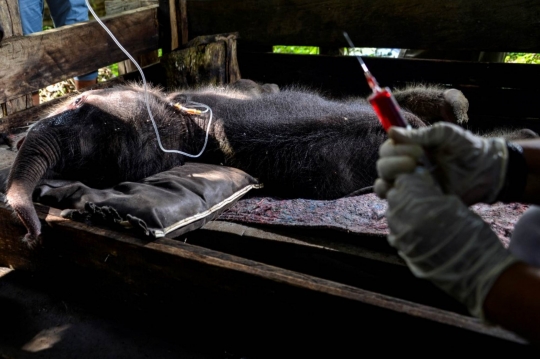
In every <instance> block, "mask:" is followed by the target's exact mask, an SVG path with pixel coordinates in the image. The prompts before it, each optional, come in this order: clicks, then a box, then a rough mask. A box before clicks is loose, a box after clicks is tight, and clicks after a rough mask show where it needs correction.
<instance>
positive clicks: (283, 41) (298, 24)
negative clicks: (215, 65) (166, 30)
mask: <svg viewBox="0 0 540 359" xmlns="http://www.w3.org/2000/svg"><path fill="white" fill-rule="evenodd" d="M187 6H188V17H189V31H190V37H195V36H200V35H206V34H216V33H221V32H235V31H238V32H239V33H240V36H241V39H242V43H244V42H245V43H247V44H254V45H311V46H327V47H335V46H341V47H345V46H347V45H346V42H345V39H344V38H343V35H342V32H343V31H344V30H346V31H347V32H348V33H349V35H350V36H351V38H352V40H353V42H354V43H355V45H356V46H359V47H390V48H412V49H432V50H433V49H440V50H451V49H453V50H483V51H521V52H540V42H538V41H537V39H538V38H540V26H539V24H538V13H540V3H539V2H538V1H534V0H453V1H450V2H449V1H443V2H441V1H427V0H410V1H401V0H378V1H373V0H322V1H311V0H188V1H187Z"/></svg>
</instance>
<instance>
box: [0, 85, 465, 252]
mask: <svg viewBox="0 0 540 359" xmlns="http://www.w3.org/2000/svg"><path fill="white" fill-rule="evenodd" d="M394 95H395V97H396V99H397V100H398V102H399V103H400V105H401V106H402V108H403V109H404V111H403V112H404V116H405V117H406V119H407V120H408V121H409V122H410V123H411V125H412V126H413V127H420V126H425V125H426V123H430V122H434V121H439V120H446V121H452V122H463V121H466V120H467V109H468V102H467V100H466V99H465V97H463V95H462V94H461V92H459V91H457V90H443V89H438V88H426V87H416V88H410V89H406V90H403V91H396V92H395V93H394ZM149 100H150V107H151V109H152V113H153V116H154V119H155V120H156V123H157V125H158V127H159V132H160V135H161V141H162V143H163V146H164V147H165V148H167V149H178V150H182V151H185V152H188V153H192V154H195V153H198V152H199V151H200V149H201V148H202V144H203V142H204V135H205V131H204V130H205V129H206V124H207V121H208V115H207V114H203V115H189V114H186V113H183V112H182V111H180V110H178V109H176V108H175V107H174V106H172V104H174V103H183V104H185V103H186V102H188V101H196V102H201V103H205V104H207V105H208V106H210V107H211V108H212V110H213V114H214V122H213V124H212V126H211V130H210V139H209V143H208V147H207V149H206V151H205V152H204V154H203V155H202V156H201V157H200V158H198V159H196V161H199V162H207V163H214V164H223V165H228V166H234V167H237V168H240V169H242V170H244V171H246V172H247V173H249V174H251V175H253V176H255V177H258V178H259V179H260V180H261V182H263V183H264V184H265V187H266V189H267V191H268V193H269V194H272V195H277V196H281V197H303V198H317V199H333V198H339V197H342V196H345V195H347V194H349V193H352V192H354V191H356V190H358V189H360V188H363V187H366V186H371V185H372V183H373V181H374V179H375V178H376V170H375V162H376V160H377V151H378V148H379V145H380V144H381V143H382V142H383V141H384V140H385V139H386V134H385V132H384V130H383V129H382V127H381V126H380V124H379V122H378V119H377V117H376V116H375V114H374V112H373V110H372V108H371V106H370V105H369V104H368V103H367V101H365V100H364V99H350V100H344V101H334V100H329V99H326V98H324V97H322V96H320V95H319V94H316V93H313V92H308V91H301V90H295V89H289V90H284V91H279V89H278V88H277V86H275V85H263V86H259V85H258V84H255V83H254V82H252V81H249V80H241V81H239V82H238V83H236V84H233V85H231V86H229V87H228V88H225V89H223V88H221V89H218V88H204V89H198V90H187V91H180V92H176V93H170V94H166V93H162V92H160V91H158V90H156V89H151V90H150V91H149ZM413 113H414V114H413ZM183 161H184V158H183V156H181V155H178V154H167V153H164V152H162V151H161V150H160V149H159V148H158V145H157V142H156V137H155V134H154V131H153V129H152V126H151V123H150V121H149V119H148V114H147V112H146V105H145V103H144V94H143V91H142V89H141V88H140V87H139V86H135V85H131V86H120V87H115V88H112V89H102V90H94V91H88V92H85V93H83V94H80V95H78V96H77V97H74V98H71V99H69V100H67V101H66V102H65V103H63V104H62V105H61V106H59V107H58V108H57V109H56V110H54V111H53V112H52V113H51V114H50V115H49V116H48V117H46V118H44V119H42V120H40V121H38V122H37V123H36V124H35V125H34V126H33V127H32V128H31V129H30V131H29V132H28V134H27V137H26V139H25V140H24V142H23V143H22V145H20V148H19V152H18V154H17V157H16V159H15V162H14V164H13V167H12V169H11V172H10V175H9V178H8V184H7V191H6V198H7V203H8V204H9V205H10V206H11V207H12V208H13V210H14V211H15V213H16V214H17V215H18V217H19V219H20V220H21V221H22V222H23V224H24V225H25V226H26V228H27V230H28V233H27V234H26V235H25V237H24V241H26V242H27V243H28V244H29V245H30V246H33V245H35V244H36V243H38V242H39V241H40V234H41V226H40V222H39V219H38V217H37V213H36V211H35V208H34V206H33V203H32V192H33V190H34V188H35V187H36V185H37V183H38V182H39V180H40V179H42V178H46V177H51V176H53V175H56V176H60V177H62V178H66V179H73V180H79V181H81V182H83V183H86V184H87V185H89V186H93V187H98V188H99V187H107V186H112V185H114V184H116V183H119V182H121V181H136V180H140V179H142V178H144V177H147V176H150V175H152V174H154V173H157V172H161V171H165V170H167V169H170V168H172V167H174V166H178V165H181V164H182V163H183Z"/></svg>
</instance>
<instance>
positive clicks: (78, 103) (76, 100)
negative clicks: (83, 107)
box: [73, 96, 82, 106]
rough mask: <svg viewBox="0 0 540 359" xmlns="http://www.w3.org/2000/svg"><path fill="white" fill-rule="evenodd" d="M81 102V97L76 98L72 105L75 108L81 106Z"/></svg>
mask: <svg viewBox="0 0 540 359" xmlns="http://www.w3.org/2000/svg"><path fill="white" fill-rule="evenodd" d="M81 102H82V96H81V97H77V98H76V99H75V101H73V104H74V105H75V106H78V105H80V104H81Z"/></svg>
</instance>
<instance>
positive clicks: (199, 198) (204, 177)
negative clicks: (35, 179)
mask: <svg viewBox="0 0 540 359" xmlns="http://www.w3.org/2000/svg"><path fill="white" fill-rule="evenodd" d="M260 187H262V185H260V184H259V183H258V181H257V180H256V179H255V178H253V177H252V176H250V175H249V174H247V173H245V172H243V171H241V170H239V169H236V168H232V167H226V166H217V165H209V164H202V163H194V162H188V163H186V164H185V165H183V166H179V167H174V168H172V169H170V170H168V171H165V172H161V173H158V174H155V175H153V176H150V177H148V178H145V179H144V180H141V181H138V182H122V183H120V184H118V185H115V186H114V187H111V188H106V189H95V188H91V187H88V186H86V185H84V184H82V183H80V182H76V181H66V180H43V181H42V182H41V184H40V185H39V186H38V187H37V188H36V190H35V191H34V200H35V201H38V202H40V203H43V204H45V205H48V206H51V207H55V208H59V209H65V210H64V211H63V212H62V216H64V217H65V218H69V219H73V220H78V221H82V222H85V223H90V224H101V225H103V224H105V225H111V226H114V227H115V228H117V229H122V230H124V229H126V228H128V229H130V230H131V231H134V233H138V234H142V235H143V236H148V237H152V238H159V237H164V236H167V237H177V236H179V235H182V234H183V233H186V232H188V231H191V230H194V229H197V228H199V227H202V226H203V225H204V224H205V223H207V222H208V221H210V220H212V219H214V218H216V217H217V216H218V215H219V214H221V213H222V212H223V211H225V210H226V209H228V208H229V207H231V206H232V205H233V204H235V203H236V202H237V201H238V200H239V199H240V198H242V197H243V196H244V195H245V194H246V193H248V192H249V191H250V190H252V189H254V188H260Z"/></svg>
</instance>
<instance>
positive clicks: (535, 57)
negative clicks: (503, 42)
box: [504, 52, 540, 64]
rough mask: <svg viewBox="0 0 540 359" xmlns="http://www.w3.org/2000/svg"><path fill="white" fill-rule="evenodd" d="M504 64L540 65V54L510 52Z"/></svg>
mask: <svg viewBox="0 0 540 359" xmlns="http://www.w3.org/2000/svg"><path fill="white" fill-rule="evenodd" d="M504 62H510V63H516V64H540V54H534V53H526V52H509V53H508V54H507V55H506V58H505V59H504Z"/></svg>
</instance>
